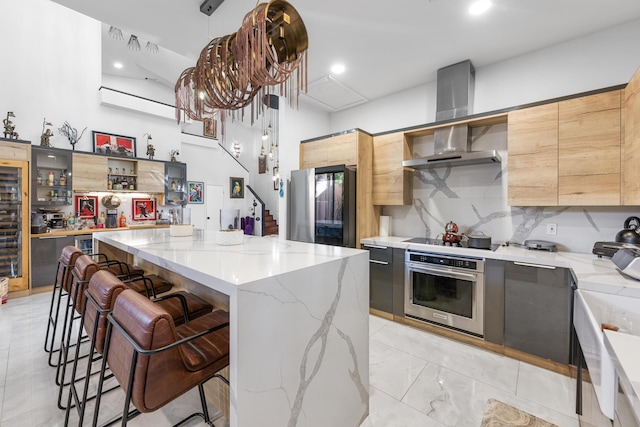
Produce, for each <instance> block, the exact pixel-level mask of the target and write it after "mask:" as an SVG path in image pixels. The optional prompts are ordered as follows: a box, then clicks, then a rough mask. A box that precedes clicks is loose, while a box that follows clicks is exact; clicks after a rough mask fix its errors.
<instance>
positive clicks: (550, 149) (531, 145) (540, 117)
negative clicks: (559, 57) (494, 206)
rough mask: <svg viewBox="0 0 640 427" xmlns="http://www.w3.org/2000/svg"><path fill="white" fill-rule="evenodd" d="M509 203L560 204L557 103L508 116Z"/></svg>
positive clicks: (523, 110)
mask: <svg viewBox="0 0 640 427" xmlns="http://www.w3.org/2000/svg"><path fill="white" fill-rule="evenodd" d="M507 136H508V156H509V161H508V165H507V170H508V180H509V182H508V204H509V205H513V206H557V205H558V104H557V103H553V104H546V105H541V106H538V107H532V108H525V109H522V110H516V111H512V112H510V113H509V118H508V130H507Z"/></svg>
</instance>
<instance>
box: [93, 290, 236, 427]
mask: <svg viewBox="0 0 640 427" xmlns="http://www.w3.org/2000/svg"><path fill="white" fill-rule="evenodd" d="M107 317H108V319H109V327H108V330H107V336H106V339H105V347H104V352H105V354H106V357H105V358H104V359H103V361H102V368H101V370H100V380H99V385H98V397H97V398H96V405H95V413H94V418H93V425H94V426H95V425H97V423H98V417H99V415H100V397H101V396H100V393H101V391H102V388H103V384H104V377H105V371H106V365H107V363H108V364H109V368H110V369H111V372H112V373H113V375H114V376H115V378H116V379H117V381H118V383H119V384H120V386H121V387H122V388H123V390H124V391H125V393H126V397H125V403H124V408H123V413H122V425H123V426H126V424H127V421H128V420H129V419H131V418H133V417H135V416H136V415H138V414H140V413H141V412H143V413H145V412H153V411H155V410H157V409H160V408H161V407H163V406H164V405H166V404H168V403H169V402H171V401H173V400H175V399H176V398H178V397H179V396H181V395H182V394H184V393H186V392H187V391H189V390H191V389H192V388H194V387H198V390H199V392H200V401H201V404H202V413H195V414H192V415H190V416H189V417H187V418H186V419H185V420H183V421H181V422H180V423H179V424H182V423H183V422H184V421H186V420H188V419H190V418H192V417H194V416H201V417H202V418H203V419H204V420H205V422H206V423H208V424H211V425H212V423H211V420H210V418H209V412H208V409H207V402H206V399H205V395H204V388H203V387H202V385H203V384H204V383H205V382H206V381H208V380H209V379H211V378H213V377H219V378H221V379H222V380H223V381H225V382H226V383H227V384H228V381H227V380H226V379H224V378H223V377H222V376H221V375H219V374H217V372H219V371H220V370H221V369H223V368H224V367H226V366H227V365H228V364H229V314H228V313H226V312H223V311H214V312H212V313H209V314H206V315H204V316H201V317H198V318H197V319H194V320H192V321H190V322H187V323H185V324H183V325H181V326H175V324H174V322H173V319H172V318H171V316H170V315H169V313H168V312H167V311H166V310H165V309H164V308H162V307H161V306H160V305H158V304H154V303H153V302H151V301H150V300H148V299H146V298H145V297H144V296H142V295H140V294H139V293H137V292H135V291H133V290H130V289H127V290H125V291H123V292H122V293H121V294H120V296H119V297H118V298H117V299H116V303H115V306H114V308H113V312H112V313H110V314H109V315H108V316H107ZM131 403H133V405H134V406H135V407H136V409H135V410H132V411H129V407H130V404H131ZM112 422H113V421H111V422H109V424H111V423H112Z"/></svg>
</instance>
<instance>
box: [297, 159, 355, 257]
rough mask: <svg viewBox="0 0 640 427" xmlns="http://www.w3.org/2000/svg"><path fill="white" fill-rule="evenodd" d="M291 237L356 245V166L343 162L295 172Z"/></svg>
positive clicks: (311, 241) (301, 239) (301, 240)
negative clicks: (349, 166)
mask: <svg viewBox="0 0 640 427" xmlns="http://www.w3.org/2000/svg"><path fill="white" fill-rule="evenodd" d="M287 239H289V240H296V241H299V242H310V243H322V244H327V245H334V246H346V247H351V248H353V247H355V244H356V171H355V169H352V168H348V167H346V166H344V165H340V166H328V167H323V168H315V169H313V168H311V169H301V170H296V171H292V172H291V180H290V181H289V199H288V227H287Z"/></svg>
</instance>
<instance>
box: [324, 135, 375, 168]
mask: <svg viewBox="0 0 640 427" xmlns="http://www.w3.org/2000/svg"><path fill="white" fill-rule="evenodd" d="M361 135H364V134H362V133H361V132H349V133H346V134H342V135H336V136H333V137H331V138H327V139H325V143H326V146H327V164H328V165H342V164H344V165H347V166H354V165H357V164H358V139H359V138H360V137H361ZM369 150H371V148H369Z"/></svg>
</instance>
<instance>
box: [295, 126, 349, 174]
mask: <svg viewBox="0 0 640 427" xmlns="http://www.w3.org/2000/svg"><path fill="white" fill-rule="evenodd" d="M360 133H361V132H359V131H353V132H348V133H345V134H340V135H335V136H330V137H327V138H323V139H320V140H318V141H310V142H304V143H302V144H300V169H307V168H319V167H323V166H333V165H347V166H354V165H356V164H357V163H358V137H359V135H360Z"/></svg>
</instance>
